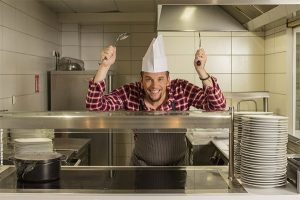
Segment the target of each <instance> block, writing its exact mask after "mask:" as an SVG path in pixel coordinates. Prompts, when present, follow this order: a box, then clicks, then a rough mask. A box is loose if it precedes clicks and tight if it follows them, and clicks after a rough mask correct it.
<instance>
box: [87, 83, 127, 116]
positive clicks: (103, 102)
mask: <svg viewBox="0 0 300 200" xmlns="http://www.w3.org/2000/svg"><path fill="white" fill-rule="evenodd" d="M104 92H105V81H104V80H103V81H100V82H99V83H94V82H93V80H90V81H89V89H88V93H87V96H86V100H85V103H86V108H88V109H89V110H99V111H115V110H119V109H122V108H123V103H124V100H126V92H125V88H124V87H121V88H119V89H115V90H113V91H112V92H111V93H110V94H106V95H104Z"/></svg>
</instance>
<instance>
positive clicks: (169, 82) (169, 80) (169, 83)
mask: <svg viewBox="0 0 300 200" xmlns="http://www.w3.org/2000/svg"><path fill="white" fill-rule="evenodd" d="M167 80H168V83H167V86H169V85H171V78H170V75H168V79H167Z"/></svg>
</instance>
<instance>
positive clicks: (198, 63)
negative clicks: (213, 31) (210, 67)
mask: <svg viewBox="0 0 300 200" xmlns="http://www.w3.org/2000/svg"><path fill="white" fill-rule="evenodd" d="M200 48H201V35H200V32H199V49H200ZM196 64H197V66H200V65H201V61H200V60H198V61H197V62H196Z"/></svg>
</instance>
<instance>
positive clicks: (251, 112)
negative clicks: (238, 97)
mask: <svg viewBox="0 0 300 200" xmlns="http://www.w3.org/2000/svg"><path fill="white" fill-rule="evenodd" d="M272 114H273V112H253V111H242V112H238V111H237V112H234V116H238V115H272Z"/></svg>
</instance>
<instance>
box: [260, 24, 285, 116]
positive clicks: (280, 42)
mask: <svg viewBox="0 0 300 200" xmlns="http://www.w3.org/2000/svg"><path fill="white" fill-rule="evenodd" d="M287 63H288V62H287V32H286V28H285V26H280V27H276V28H274V29H271V30H268V31H266V33H265V89H266V91H269V92H270V99H269V104H270V106H269V108H270V111H272V112H274V113H276V114H280V115H285V116H288V113H287V112H288V98H287V94H288V93H287V91H288V90H287V88H288V82H287V81H288V78H287V67H288V66H287Z"/></svg>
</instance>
